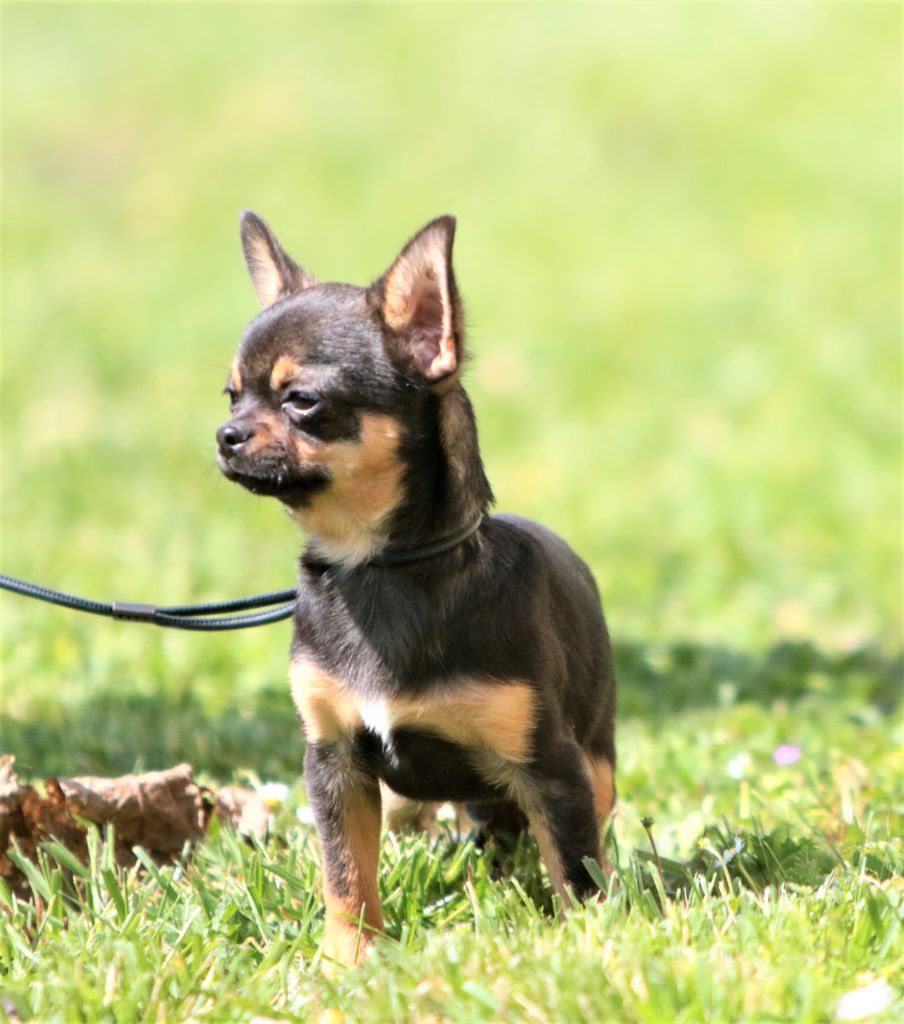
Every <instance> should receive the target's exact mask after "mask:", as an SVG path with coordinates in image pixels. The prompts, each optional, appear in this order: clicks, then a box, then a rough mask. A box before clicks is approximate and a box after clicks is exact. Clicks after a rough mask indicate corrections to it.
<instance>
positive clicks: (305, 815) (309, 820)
mask: <svg viewBox="0 0 904 1024" xmlns="http://www.w3.org/2000/svg"><path fill="white" fill-rule="evenodd" d="M295 817H296V818H298V820H299V821H300V822H301V823H302V825H313V824H314V812H313V811H312V810H311V808H310V807H308V806H305V807H299V808H298V809H297V810H296V811H295Z"/></svg>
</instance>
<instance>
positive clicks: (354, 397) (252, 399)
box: [217, 212, 467, 561]
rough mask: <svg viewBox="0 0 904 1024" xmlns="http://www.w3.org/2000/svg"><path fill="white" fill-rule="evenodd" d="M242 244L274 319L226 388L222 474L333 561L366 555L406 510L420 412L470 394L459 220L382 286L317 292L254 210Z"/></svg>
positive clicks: (241, 355)
mask: <svg viewBox="0 0 904 1024" xmlns="http://www.w3.org/2000/svg"><path fill="white" fill-rule="evenodd" d="M241 233H242V247H243V249H244V253H245V261H246V263H247V266H248V271H249V274H250V275H251V280H252V282H253V284H254V287H255V290H256V291H257V295H258V298H259V300H260V304H261V307H262V310H261V313H260V314H259V315H258V316H257V318H256V319H255V320H254V321H253V322H252V323H251V324H250V326H249V327H248V329H247V331H246V332H245V336H244V338H243V339H242V342H241V345H240V346H239V351H238V354H237V356H236V358H235V361H234V363H233V366H232V370H231V373H230V378H229V382H228V384H227V386H226V393H227V394H228V396H229V403H230V419H229V420H228V422H226V423H225V424H223V426H222V427H220V429H219V430H218V431H217V447H218V462H219V465H220V468H221V469H222V471H223V473H224V474H225V475H226V476H227V477H228V478H229V479H230V480H234V481H236V482H237V483H240V484H242V485H243V486H244V487H246V488H248V490H250V491H252V492H253V493H255V494H265V495H272V496H273V497H276V498H278V499H279V500H280V501H282V502H283V503H284V504H285V505H286V507H287V508H288V509H289V511H290V512H291V513H292V514H293V516H295V518H297V520H298V521H299V523H300V524H301V525H302V527H303V528H304V529H305V530H307V531H308V532H310V533H312V534H314V535H315V536H316V537H317V538H318V541H319V542H320V543H321V545H322V546H323V547H325V548H326V550H327V552H329V550H330V548H331V547H332V548H333V551H332V553H333V554H334V555H336V556H337V557H341V559H342V560H344V561H356V560H360V559H362V558H366V557H367V556H368V555H369V554H370V553H372V551H373V550H374V545H375V543H378V540H377V538H378V537H379V534H380V530H381V528H382V527H383V526H385V524H386V523H387V522H388V521H389V519H390V518H391V517H392V514H393V513H394V512H395V511H396V510H397V509H398V507H399V506H400V504H401V503H402V501H403V498H404V492H405V488H406V480H407V479H408V478H409V477H410V464H409V460H407V459H406V450H407V449H408V448H409V447H410V445H411V443H412V432H414V433H417V431H418V429H422V428H423V422H424V420H423V416H422V415H421V414H420V410H422V409H423V407H424V405H425V403H429V402H430V401H431V400H432V401H433V402H434V403H435V402H436V401H437V400H438V397H439V396H441V395H444V394H447V393H449V392H450V391H451V390H452V389H456V384H457V378H458V375H459V372H460V370H461V364H462V357H463V352H462V324H461V319H462V318H461V307H460V303H459V298H458V292H457V289H456V286H455V277H454V274H453V271H452V242H453V237H454V233H455V220H454V218H452V217H448V216H446V217H440V218H438V219H437V220H434V221H432V222H431V223H429V224H428V225H427V226H426V227H424V228H422V230H421V231H419V232H418V233H417V234H416V235H415V236H414V237H413V238H412V239H411V240H410V241H409V242H408V244H407V245H406V246H405V247H404V248H403V249H402V251H401V253H400V254H399V255H398V257H397V258H396V259H395V261H394V262H393V263H392V265H391V266H390V268H389V270H387V271H386V273H385V274H383V276H382V277H380V278H379V279H378V280H377V281H376V282H374V284H372V285H371V286H370V287H368V288H358V287H355V286H353V285H348V284H335V283H320V282H318V281H316V280H315V279H314V278H313V277H312V276H311V275H309V274H308V273H307V272H306V271H305V270H303V269H302V268H301V267H300V266H298V264H296V263H295V262H294V261H293V260H292V258H291V257H290V256H289V255H288V254H287V253H286V252H285V251H284V250H283V248H282V247H281V246H280V244H279V242H278V241H277V239H276V237H275V236H274V234H273V233H272V231H271V230H270V228H269V227H268V226H267V224H265V223H264V221H263V220H261V219H260V218H259V217H257V216H256V215H255V214H254V213H251V212H246V213H244V214H243V216H242V221H241ZM457 390H459V391H460V388H459V389H457ZM462 394H463V393H462ZM464 400H465V402H466V401H467V400H466V399H464ZM415 440H416V439H415Z"/></svg>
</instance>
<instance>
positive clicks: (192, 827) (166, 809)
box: [0, 755, 268, 898]
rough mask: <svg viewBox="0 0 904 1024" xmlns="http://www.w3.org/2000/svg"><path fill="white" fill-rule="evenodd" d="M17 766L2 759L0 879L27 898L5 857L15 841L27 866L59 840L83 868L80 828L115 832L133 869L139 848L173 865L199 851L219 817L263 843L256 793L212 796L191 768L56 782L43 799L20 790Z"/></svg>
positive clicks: (235, 790)
mask: <svg viewBox="0 0 904 1024" xmlns="http://www.w3.org/2000/svg"><path fill="white" fill-rule="evenodd" d="M13 765H14V758H12V757H11V756H9V755H5V756H0V878H5V879H6V880H7V881H8V882H9V884H10V885H11V887H12V889H13V891H14V892H15V893H16V894H17V895H18V896H20V897H22V898H27V896H28V894H29V887H28V884H27V881H26V879H25V876H24V874H23V873H22V872H21V871H20V869H19V868H18V867H17V865H16V864H15V863H14V862H13V861H12V860H11V859H10V857H9V856H8V852H9V850H10V848H11V847H12V844H13V840H15V842H16V844H17V845H18V847H19V849H20V850H21V852H22V853H23V855H24V856H26V857H28V858H29V860H36V859H37V848H38V846H39V845H40V843H42V842H45V841H46V840H48V839H56V840H57V841H58V842H60V843H62V844H63V845H64V846H66V847H67V848H68V849H69V850H71V851H72V853H74V854H75V855H76V856H77V857H78V858H79V859H81V860H83V861H86V860H87V859H88V835H87V830H86V829H85V827H84V826H83V825H82V824H81V820H86V821H90V822H93V823H94V824H95V825H97V826H98V827H100V828H104V827H105V826H107V825H112V826H113V831H114V835H115V838H116V845H115V849H114V854H115V857H116V861H117V863H119V864H121V865H123V866H130V865H132V864H134V863H135V855H134V853H133V852H132V850H133V847H135V846H141V847H142V848H143V849H144V850H146V851H147V853H148V854H149V855H150V856H151V857H152V858H153V859H154V860H157V861H161V862H171V861H173V860H175V859H176V858H177V857H179V856H180V855H181V853H182V851H183V850H184V849H185V847H186V844H188V846H194V845H196V844H197V843H199V842H200V841H201V840H202V839H203V838H204V834H205V832H206V831H207V826H208V824H209V823H210V820H211V817H212V816H213V814H214V813H216V816H217V817H218V818H219V819H220V820H221V821H222V822H223V823H224V824H225V825H226V826H228V827H229V828H233V829H235V830H236V831H237V832H240V833H242V834H244V835H251V836H257V837H259V838H264V837H265V836H266V833H267V824H268V811H267V805H266V804H265V803H264V801H263V799H262V798H261V797H260V795H259V794H258V793H255V792H254V791H253V790H250V789H243V788H242V787H240V786H226V787H225V788H224V789H221V790H220V791H219V793H217V794H213V793H211V792H210V790H208V789H206V788H203V787H200V786H198V785H197V783H196V782H195V781H194V776H193V773H192V767H191V765H190V764H180V765H176V767H175V768H170V769H168V770H166V771H160V772H144V773H142V774H141V775H121V776H119V777H118V778H113V779H107V778H101V777H99V776H79V777H76V778H72V779H59V780H57V779H53V778H51V779H47V781H46V782H45V783H44V791H45V792H44V795H43V796H42V795H41V794H40V793H39V792H38V790H37V789H35V788H34V787H33V786H29V785H26V784H23V783H21V782H19V780H18V778H17V777H16V773H15V770H14V767H13ZM78 819H81V820H78Z"/></svg>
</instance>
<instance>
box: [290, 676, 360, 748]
mask: <svg viewBox="0 0 904 1024" xmlns="http://www.w3.org/2000/svg"><path fill="white" fill-rule="evenodd" d="M289 685H290V686H291V688H292V700H293V701H294V702H295V708H296V710H297V711H298V714H299V717H300V718H301V721H302V725H303V726H304V734H305V739H306V740H307V741H308V743H334V742H335V741H336V740H338V739H341V738H342V737H343V736H348V735H350V734H352V733H353V732H355V730H356V729H358V728H360V726H361V715H360V714H359V712H358V708H357V705H356V703H355V702H354V700H353V699H351V696H350V695H349V694H348V693H347V692H346V690H345V688H344V687H343V685H342V681H341V680H340V679H337V678H336V677H335V676H332V675H330V674H329V673H328V672H326V671H324V670H323V669H322V668H321V667H320V666H319V665H318V664H317V663H316V662H315V661H310V660H308V659H307V658H297V659H295V660H294V661H293V662H292V664H291V665H290V666H289Z"/></svg>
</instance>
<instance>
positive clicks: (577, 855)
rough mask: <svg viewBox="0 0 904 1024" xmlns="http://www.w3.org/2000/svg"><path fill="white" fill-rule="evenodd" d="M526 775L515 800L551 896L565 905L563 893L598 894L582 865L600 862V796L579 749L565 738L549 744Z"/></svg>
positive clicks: (603, 804)
mask: <svg viewBox="0 0 904 1024" xmlns="http://www.w3.org/2000/svg"><path fill="white" fill-rule="evenodd" d="M526 774H527V777H526V778H525V777H524V776H522V779H521V781H520V784H519V787H518V789H519V801H520V802H521V803H522V806H523V807H524V810H525V812H526V814H527V817H528V820H529V821H530V827H531V832H533V834H534V836H535V838H536V840H537V843H538V844H539V846H540V854H541V856H542V857H543V860H544V862H545V863H546V867H547V868H548V870H549V876H550V880H551V881H552V884H553V887H554V888H555V890H556V892H557V893H558V894H559V896H560V897H561V898H562V900H563V902H565V903H566V904H567V903H568V902H569V897H568V890H570V891H571V892H572V893H573V894H574V895H575V897H577V898H578V899H584V898H586V897H589V896H591V895H594V894H596V893H598V891H599V887H598V886H597V884H596V882H594V880H593V878H592V876H591V875H590V872H589V871H588V870H587V868H586V867H585V866H584V861H585V859H587V858H590V859H592V860H595V861H596V862H597V863H598V864H601V865H602V864H603V858H602V854H601V851H600V819H599V812H600V810H602V809H604V807H605V802H604V801H602V800H601V797H603V796H604V795H605V794H604V790H603V787H599V789H598V788H597V787H595V786H594V785H593V784H592V782H591V778H590V776H589V775H588V771H587V767H586V762H585V760H584V757H583V755H582V751H581V749H580V747H579V746H578V745H577V743H575V742H574V740H571V739H565V738H562V739H559V740H556V741H553V742H552V743H549V744H548V745H546V746H545V747H544V750H543V757H542V759H541V760H538V762H537V763H536V765H533V766H531V768H530V769H529V770H528V773H526Z"/></svg>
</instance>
